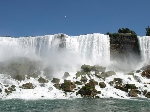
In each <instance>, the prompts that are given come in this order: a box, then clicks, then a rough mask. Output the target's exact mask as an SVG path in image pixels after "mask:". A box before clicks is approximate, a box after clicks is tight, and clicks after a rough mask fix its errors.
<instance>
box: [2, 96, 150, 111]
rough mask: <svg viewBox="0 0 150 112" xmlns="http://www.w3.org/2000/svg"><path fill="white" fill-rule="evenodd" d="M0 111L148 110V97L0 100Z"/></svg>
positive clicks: (149, 101)
mask: <svg viewBox="0 0 150 112" xmlns="http://www.w3.org/2000/svg"><path fill="white" fill-rule="evenodd" d="M0 112H150V100H148V99H130V100H126V99H59V100H58V99H57V100H20V99H11V100H0Z"/></svg>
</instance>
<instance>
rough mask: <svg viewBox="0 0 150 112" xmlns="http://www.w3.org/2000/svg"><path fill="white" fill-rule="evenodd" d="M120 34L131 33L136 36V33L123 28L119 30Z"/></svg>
mask: <svg viewBox="0 0 150 112" xmlns="http://www.w3.org/2000/svg"><path fill="white" fill-rule="evenodd" d="M118 33H131V34H136V33H135V32H134V31H132V30H130V29H129V28H121V29H119V30H118Z"/></svg>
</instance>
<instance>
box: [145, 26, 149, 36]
mask: <svg viewBox="0 0 150 112" xmlns="http://www.w3.org/2000/svg"><path fill="white" fill-rule="evenodd" d="M145 29H146V36H150V27H149V26H148V27H147V28H145Z"/></svg>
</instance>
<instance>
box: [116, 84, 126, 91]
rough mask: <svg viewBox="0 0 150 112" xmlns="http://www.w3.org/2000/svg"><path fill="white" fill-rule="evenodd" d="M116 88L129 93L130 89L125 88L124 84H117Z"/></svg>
mask: <svg viewBox="0 0 150 112" xmlns="http://www.w3.org/2000/svg"><path fill="white" fill-rule="evenodd" d="M114 88H116V89H120V90H121V91H125V92H128V89H127V88H125V86H124V85H122V84H116V85H115V87H114Z"/></svg>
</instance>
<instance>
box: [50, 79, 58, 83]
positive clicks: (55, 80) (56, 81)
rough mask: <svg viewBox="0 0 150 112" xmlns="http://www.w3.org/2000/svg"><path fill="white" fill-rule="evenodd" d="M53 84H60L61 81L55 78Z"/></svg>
mask: <svg viewBox="0 0 150 112" xmlns="http://www.w3.org/2000/svg"><path fill="white" fill-rule="evenodd" d="M51 82H52V83H59V82H60V79H58V78H53V80H52V81H51Z"/></svg>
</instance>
